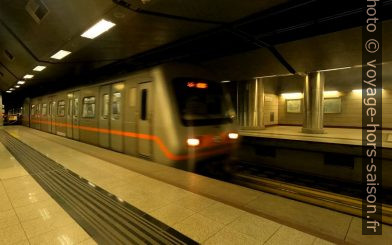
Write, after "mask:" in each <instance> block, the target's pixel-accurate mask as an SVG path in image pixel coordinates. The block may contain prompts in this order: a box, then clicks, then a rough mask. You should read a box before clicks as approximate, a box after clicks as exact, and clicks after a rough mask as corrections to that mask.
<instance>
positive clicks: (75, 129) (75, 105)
mask: <svg viewBox="0 0 392 245" xmlns="http://www.w3.org/2000/svg"><path fill="white" fill-rule="evenodd" d="M79 101H80V91H75V92H73V97H72V138H73V139H75V140H79V123H80V122H79Z"/></svg>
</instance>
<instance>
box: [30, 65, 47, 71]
mask: <svg viewBox="0 0 392 245" xmlns="http://www.w3.org/2000/svg"><path fill="white" fill-rule="evenodd" d="M45 68H46V66H36V67H35V68H34V69H33V71H43V70H45Z"/></svg>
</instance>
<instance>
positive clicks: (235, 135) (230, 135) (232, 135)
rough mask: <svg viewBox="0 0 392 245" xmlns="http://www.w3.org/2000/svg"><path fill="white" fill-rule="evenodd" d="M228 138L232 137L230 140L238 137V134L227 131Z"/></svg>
mask: <svg viewBox="0 0 392 245" xmlns="http://www.w3.org/2000/svg"><path fill="white" fill-rule="evenodd" d="M229 139H232V140H236V139H238V134H237V133H229Z"/></svg>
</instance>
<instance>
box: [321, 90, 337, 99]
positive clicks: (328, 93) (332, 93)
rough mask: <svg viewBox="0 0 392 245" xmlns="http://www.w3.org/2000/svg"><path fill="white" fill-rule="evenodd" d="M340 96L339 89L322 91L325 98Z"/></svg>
mask: <svg viewBox="0 0 392 245" xmlns="http://www.w3.org/2000/svg"><path fill="white" fill-rule="evenodd" d="M339 96H340V92H339V91H324V97H325V98H336V97H339Z"/></svg>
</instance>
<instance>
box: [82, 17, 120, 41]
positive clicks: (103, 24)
mask: <svg viewBox="0 0 392 245" xmlns="http://www.w3.org/2000/svg"><path fill="white" fill-rule="evenodd" d="M115 25H116V24H114V23H113V22H110V21H107V20H104V19H102V20H100V21H99V22H98V23H96V24H95V25H93V26H92V27H90V28H89V29H88V30H87V31H85V32H84V33H83V34H82V35H81V36H82V37H85V38H89V39H94V38H96V37H98V36H99V35H101V34H102V33H104V32H106V31H108V30H110V29H111V28H112V27H113V26H115Z"/></svg>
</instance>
